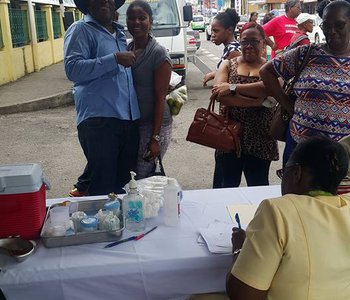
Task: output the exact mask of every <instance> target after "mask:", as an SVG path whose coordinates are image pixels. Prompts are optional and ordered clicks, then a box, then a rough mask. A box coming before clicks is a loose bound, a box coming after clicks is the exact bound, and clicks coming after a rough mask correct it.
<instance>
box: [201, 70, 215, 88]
mask: <svg viewBox="0 0 350 300" xmlns="http://www.w3.org/2000/svg"><path fill="white" fill-rule="evenodd" d="M215 73H216V72H215V71H213V72H209V73H207V74H205V75H204V77H203V86H207V84H208V81H210V80H213V79H214V78H215Z"/></svg>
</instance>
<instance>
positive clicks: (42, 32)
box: [35, 10, 49, 42]
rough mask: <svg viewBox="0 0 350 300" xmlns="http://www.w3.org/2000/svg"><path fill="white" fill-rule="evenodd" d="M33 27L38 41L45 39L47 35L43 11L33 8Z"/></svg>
mask: <svg viewBox="0 0 350 300" xmlns="http://www.w3.org/2000/svg"><path fill="white" fill-rule="evenodd" d="M35 27H36V36H37V40H38V42H43V41H46V40H47V39H48V38H49V37H48V35H47V26H46V12H45V11H41V10H35Z"/></svg>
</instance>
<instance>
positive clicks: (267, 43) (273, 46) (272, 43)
mask: <svg viewBox="0 0 350 300" xmlns="http://www.w3.org/2000/svg"><path fill="white" fill-rule="evenodd" d="M265 42H266V45H268V46H270V47H271V49H272V50H277V45H276V44H275V43H274V42H273V41H272V40H271V39H270V38H269V37H266V38H265Z"/></svg>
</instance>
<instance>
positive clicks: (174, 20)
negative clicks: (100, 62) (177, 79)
mask: <svg viewBox="0 0 350 300" xmlns="http://www.w3.org/2000/svg"><path fill="white" fill-rule="evenodd" d="M132 1H133V0H126V1H125V4H124V5H123V6H122V7H121V8H119V9H118V12H119V19H118V22H119V23H120V24H122V25H124V28H125V33H126V35H127V37H128V38H131V36H130V34H129V32H128V30H127V27H126V10H127V9H128V7H129V4H130V3H131V2H132ZM146 2H148V4H149V5H150V6H151V8H152V12H153V26H152V33H153V35H154V36H155V37H156V39H157V41H158V43H159V44H161V45H162V46H164V47H165V48H166V49H167V50H168V51H169V54H170V57H171V60H172V64H173V70H174V71H175V72H177V73H178V74H179V75H182V76H183V78H182V79H183V80H184V79H185V77H186V70H187V49H186V48H187V47H186V44H187V36H186V25H185V24H184V21H187V22H188V21H191V19H192V6H190V5H185V1H183V2H182V0H146ZM189 12H190V13H189ZM184 17H185V18H184Z"/></svg>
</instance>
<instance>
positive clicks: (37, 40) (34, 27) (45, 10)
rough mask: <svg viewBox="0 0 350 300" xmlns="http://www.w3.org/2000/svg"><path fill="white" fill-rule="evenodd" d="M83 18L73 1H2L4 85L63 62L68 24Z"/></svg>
mask: <svg viewBox="0 0 350 300" xmlns="http://www.w3.org/2000/svg"><path fill="white" fill-rule="evenodd" d="M63 11H65V12H63ZM63 16H65V18H63ZM80 18H81V13H80V12H79V11H78V10H77V9H76V8H75V5H74V2H73V0H64V2H63V3H62V4H61V5H60V3H59V0H33V2H32V1H31V0H27V1H18V0H0V70H1V72H0V85H2V84H5V83H8V82H11V81H15V80H17V79H18V78H20V77H22V76H24V75H26V74H29V73H32V72H35V71H39V70H40V69H42V68H44V67H47V66H50V65H52V64H54V63H57V62H59V61H62V60H63V37H64V32H65V23H67V22H65V21H64V20H67V19H69V21H70V23H71V22H72V21H74V20H77V19H80Z"/></svg>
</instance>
